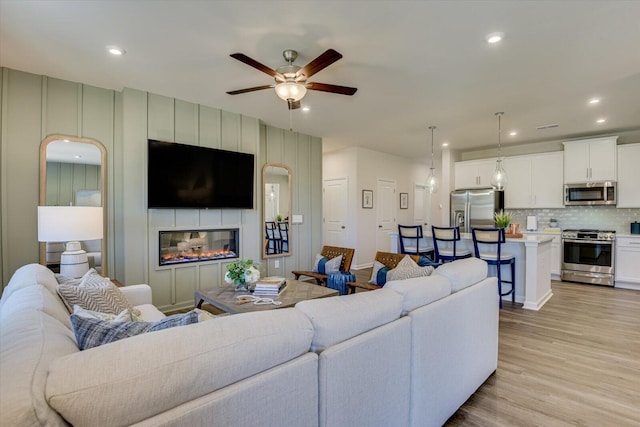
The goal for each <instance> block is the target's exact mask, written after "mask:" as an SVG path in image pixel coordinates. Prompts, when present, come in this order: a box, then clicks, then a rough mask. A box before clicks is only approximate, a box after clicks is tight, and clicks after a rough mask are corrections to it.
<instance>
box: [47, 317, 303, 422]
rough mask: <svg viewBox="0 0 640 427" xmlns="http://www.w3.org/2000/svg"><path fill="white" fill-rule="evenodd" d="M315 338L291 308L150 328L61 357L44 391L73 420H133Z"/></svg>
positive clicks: (277, 359) (273, 362)
mask: <svg viewBox="0 0 640 427" xmlns="http://www.w3.org/2000/svg"><path fill="white" fill-rule="evenodd" d="M312 336H313V329H312V326H311V323H310V322H309V320H308V319H307V318H306V316H304V315H303V314H302V313H300V312H299V311H297V310H294V309H293V308H283V309H279V310H269V311H261V312H254V313H246V314H237V315H233V316H221V317H219V318H217V319H215V320H211V321H207V322H203V323H197V324H192V325H188V326H181V327H178V328H171V329H165V330H161V331H156V332H149V333H147V334H142V335H138V336H135V337H131V338H126V339H123V340H120V341H116V342H113V343H110V344H106V345H103V346H100V347H96V348H92V349H89V350H85V351H82V352H77V353H75V354H70V355H68V356H65V357H61V358H58V359H57V360H55V361H54V362H53V363H52V364H51V365H50V367H49V377H48V379H47V386H46V396H47V400H48V402H49V404H50V405H51V406H52V407H53V408H55V409H56V410H57V411H58V412H59V413H60V414H61V415H62V416H63V417H64V418H65V419H66V420H67V421H69V423H71V424H73V425H87V426H89V425H90V426H95V425H130V424H134V423H136V422H140V421H142V420H145V419H147V418H149V417H152V416H154V415H156V414H160V413H163V412H165V411H168V410H170V409H172V408H176V407H178V406H179V405H182V404H184V403H185V402H189V401H192V400H194V399H197V398H199V397H202V396H205V395H207V394H209V393H212V392H214V391H216V390H218V389H221V388H223V387H226V386H228V385H230V384H234V383H237V382H238V381H241V380H243V379H245V378H249V377H251V376H253V375H255V374H257V373H259V372H263V371H266V370H268V369H271V368H273V367H274V366H278V365H281V364H283V363H285V362H286V361H289V360H293V359H295V358H297V357H298V356H300V355H303V354H306V353H308V351H309V346H310V344H311V338H312ZM254 397H255V396H254ZM247 405H248V407H247V410H248V411H251V407H250V406H251V403H250V402H248V403H247ZM114 408H117V410H114ZM210 421H211V420H210ZM211 422H213V421H211Z"/></svg>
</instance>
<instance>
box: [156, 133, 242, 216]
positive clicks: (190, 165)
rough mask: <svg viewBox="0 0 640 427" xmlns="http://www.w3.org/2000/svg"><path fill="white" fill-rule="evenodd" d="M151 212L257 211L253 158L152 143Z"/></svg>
mask: <svg viewBox="0 0 640 427" xmlns="http://www.w3.org/2000/svg"><path fill="white" fill-rule="evenodd" d="M148 154H149V156H148V167H147V190H148V191H147V199H148V202H147V206H148V207H149V208H150V209H157V208H168V209H183V208H184V209H223V208H228V209H253V183H254V156H253V154H247V153H238V152H235V151H226V150H219V149H215V148H207V147H199V146H195V145H185V144H177V143H172V142H163V141H156V140H152V139H150V140H149V153H148Z"/></svg>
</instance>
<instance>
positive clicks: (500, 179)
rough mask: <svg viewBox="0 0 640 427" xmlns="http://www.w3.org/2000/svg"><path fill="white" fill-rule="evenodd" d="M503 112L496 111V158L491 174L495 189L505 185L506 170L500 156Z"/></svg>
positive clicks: (500, 188) (502, 188)
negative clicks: (494, 168)
mask: <svg viewBox="0 0 640 427" xmlns="http://www.w3.org/2000/svg"><path fill="white" fill-rule="evenodd" d="M503 114H504V113H502V112H500V113H496V116H498V160H496V170H494V171H493V175H491V186H492V187H493V188H494V189H496V190H504V188H505V187H506V185H507V172H506V171H505V170H504V168H503V167H502V159H501V158H500V148H501V147H500V134H501V133H502V123H501V121H500V118H501V116H502V115H503Z"/></svg>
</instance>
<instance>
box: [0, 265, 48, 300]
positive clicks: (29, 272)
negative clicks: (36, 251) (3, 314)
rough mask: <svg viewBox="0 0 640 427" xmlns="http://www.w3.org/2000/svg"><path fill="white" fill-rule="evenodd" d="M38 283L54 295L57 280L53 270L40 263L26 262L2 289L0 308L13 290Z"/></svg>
mask: <svg viewBox="0 0 640 427" xmlns="http://www.w3.org/2000/svg"><path fill="white" fill-rule="evenodd" d="M38 284H40V285H42V286H44V287H45V288H46V289H47V290H48V291H49V292H51V294H52V295H55V293H56V286H58V282H57V281H56V278H55V276H54V275H53V272H52V271H51V270H49V269H48V268H47V267H45V266H44V265H40V264H27V265H23V266H22V267H20V268H18V269H17V270H16V271H15V273H13V276H11V279H10V280H9V283H7V286H5V287H4V290H3V291H2V298H1V299H0V310H1V309H2V307H3V306H4V303H5V302H6V300H7V299H8V298H9V296H10V295H11V294H12V293H13V292H15V291H17V290H19V289H22V288H25V287H28V286H35V285H38Z"/></svg>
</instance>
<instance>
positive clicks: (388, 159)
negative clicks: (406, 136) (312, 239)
mask: <svg viewBox="0 0 640 427" xmlns="http://www.w3.org/2000/svg"><path fill="white" fill-rule="evenodd" d="M429 162H430V159H429ZM435 167H436V173H437V174H438V175H439V174H440V173H441V169H440V164H439V162H438V159H436V164H435ZM428 174H429V165H427V164H426V163H422V162H419V161H415V160H411V159H407V158H404V157H400V156H393V155H389V154H386V153H380V152H377V151H373V150H369V149H366V148H360V147H353V148H346V149H343V150H338V151H332V152H328V153H325V154H324V155H323V180H327V179H335V178H347V179H348V185H349V213H348V224H347V229H348V230H349V231H348V241H349V247H353V248H355V249H356V251H355V255H354V260H353V264H352V268H354V269H358V268H364V267H367V266H370V265H372V263H373V260H374V258H375V254H376V232H377V229H378V224H377V209H376V208H377V206H378V205H377V200H378V198H377V195H376V192H377V181H378V179H388V180H392V181H395V183H396V205H395V208H396V224H413V223H414V219H413V215H414V211H413V202H414V196H413V188H414V185H415V183H425V182H426V179H427V176H428ZM439 179H441V177H439ZM362 190H373V192H374V195H373V200H374V208H373V209H363V208H362ZM400 193H408V194H409V209H400V202H399V199H400ZM445 193H446V195H447V198H448V191H446V190H445ZM441 198H442V191H439V192H438V193H436V194H435V195H434V196H433V200H432V203H431V206H432V212H431V218H436V216H437V215H439V211H435V216H434V210H433V209H434V207H435V208H437V206H438V205H439V203H440V200H441ZM429 223H431V220H429Z"/></svg>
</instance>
